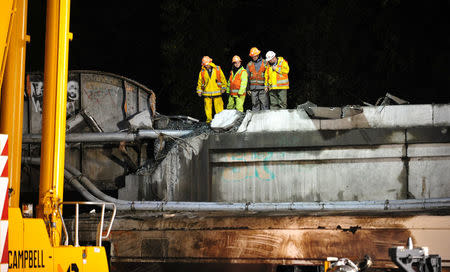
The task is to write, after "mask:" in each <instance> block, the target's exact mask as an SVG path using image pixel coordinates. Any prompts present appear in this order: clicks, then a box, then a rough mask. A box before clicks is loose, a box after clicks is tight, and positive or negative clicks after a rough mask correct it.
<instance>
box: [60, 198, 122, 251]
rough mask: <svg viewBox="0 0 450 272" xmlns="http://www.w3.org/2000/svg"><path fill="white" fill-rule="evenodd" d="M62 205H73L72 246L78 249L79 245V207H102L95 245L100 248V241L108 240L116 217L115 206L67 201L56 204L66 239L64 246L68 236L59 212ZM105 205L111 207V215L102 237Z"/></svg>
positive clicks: (103, 203)
mask: <svg viewBox="0 0 450 272" xmlns="http://www.w3.org/2000/svg"><path fill="white" fill-rule="evenodd" d="M62 205H75V242H74V246H75V247H79V246H80V243H79V240H78V223H79V210H80V205H93V206H101V207H102V213H101V218H100V227H99V228H98V231H97V238H96V240H97V241H96V245H97V246H102V240H103V239H106V238H108V236H109V234H110V232H111V228H112V225H113V223H114V218H115V217H116V204H114V203H110V202H90V201H67V202H61V203H59V204H58V213H59V216H60V217H61V221H62V226H63V229H64V234H65V236H66V239H65V241H64V245H66V246H67V245H69V234H68V232H67V227H66V224H65V223H64V218H63V216H62V212H61V206H62ZM106 205H111V206H112V207H113V213H112V215H111V221H110V223H109V226H108V231H107V232H106V235H105V236H103V223H104V217H105V206H106Z"/></svg>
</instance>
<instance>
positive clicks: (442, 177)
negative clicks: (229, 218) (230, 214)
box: [141, 127, 450, 202]
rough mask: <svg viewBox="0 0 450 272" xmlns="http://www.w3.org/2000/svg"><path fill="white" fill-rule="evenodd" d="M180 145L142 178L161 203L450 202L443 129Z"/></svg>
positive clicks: (214, 139) (260, 136)
mask: <svg viewBox="0 0 450 272" xmlns="http://www.w3.org/2000/svg"><path fill="white" fill-rule="evenodd" d="M181 144H182V145H184V147H181V146H180V147H176V148H174V149H173V150H172V151H171V152H170V153H169V154H168V155H167V156H166V158H165V159H164V161H163V162H162V164H161V165H160V167H158V168H157V169H156V171H155V172H154V173H153V174H152V175H151V176H148V177H146V178H144V179H145V181H144V182H146V184H148V186H156V188H157V189H156V190H157V192H158V195H159V196H160V198H162V199H164V200H170V201H194V200H195V201H219V202H290V201H342V200H385V199H405V198H408V197H415V198H432V197H449V196H450V182H449V177H450V167H449V166H450V130H449V128H448V127H441V128H438V127H429V128H411V129H355V130H336V131H334V130H321V131H304V132H264V133H222V134H211V135H206V134H205V135H201V136H198V137H195V138H191V139H188V141H187V142H186V143H183V142H181ZM186 146H192V147H194V148H187V149H186ZM188 150H191V151H188ZM147 191H149V190H147ZM141 197H142V194H141ZM141 199H145V198H141ZM147 199H148V198H147Z"/></svg>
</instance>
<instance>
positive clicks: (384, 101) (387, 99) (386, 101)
mask: <svg viewBox="0 0 450 272" xmlns="http://www.w3.org/2000/svg"><path fill="white" fill-rule="evenodd" d="M392 102H395V104H398V105H405V104H409V101H406V100H403V99H401V98H398V97H397V96H395V95H392V94H390V93H386V95H385V96H383V97H380V98H378V100H377V102H376V103H375V106H386V105H392Z"/></svg>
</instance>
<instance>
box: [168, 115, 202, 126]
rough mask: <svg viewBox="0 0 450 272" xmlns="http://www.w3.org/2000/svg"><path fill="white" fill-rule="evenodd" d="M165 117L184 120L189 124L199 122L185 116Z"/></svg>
mask: <svg viewBox="0 0 450 272" xmlns="http://www.w3.org/2000/svg"><path fill="white" fill-rule="evenodd" d="M167 117H168V118H170V119H181V120H186V122H188V123H189V124H191V123H198V122H200V121H199V120H198V119H195V118H192V117H190V116H186V115H171V116H167Z"/></svg>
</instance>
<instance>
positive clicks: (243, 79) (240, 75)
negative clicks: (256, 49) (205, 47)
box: [227, 67, 248, 96]
mask: <svg viewBox="0 0 450 272" xmlns="http://www.w3.org/2000/svg"><path fill="white" fill-rule="evenodd" d="M247 82H248V75H247V71H246V70H245V69H244V67H241V68H239V70H237V72H236V74H233V70H231V72H230V79H229V80H228V88H227V93H230V95H234V96H235V95H244V96H245V94H246V92H245V91H246V89H247Z"/></svg>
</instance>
